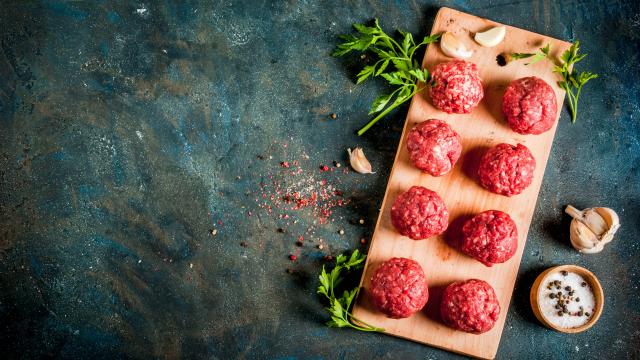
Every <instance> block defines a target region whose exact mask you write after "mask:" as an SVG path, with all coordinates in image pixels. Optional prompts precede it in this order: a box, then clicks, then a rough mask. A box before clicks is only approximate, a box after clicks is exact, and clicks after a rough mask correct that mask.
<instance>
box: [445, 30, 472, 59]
mask: <svg viewBox="0 0 640 360" xmlns="http://www.w3.org/2000/svg"><path fill="white" fill-rule="evenodd" d="M440 49H442V52H443V53H444V54H445V55H447V56H448V57H452V58H457V59H467V58H470V57H471V55H473V51H471V50H469V49H467V47H466V46H465V45H464V43H463V42H462V41H460V40H459V39H458V38H457V37H456V36H455V35H453V33H451V32H449V31H447V32H445V33H444V34H442V37H441V38H440Z"/></svg>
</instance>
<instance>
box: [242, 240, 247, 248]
mask: <svg viewBox="0 0 640 360" xmlns="http://www.w3.org/2000/svg"><path fill="white" fill-rule="evenodd" d="M240 246H242V247H244V248H246V247H249V244H247V242H246V241H242V242H241V243H240Z"/></svg>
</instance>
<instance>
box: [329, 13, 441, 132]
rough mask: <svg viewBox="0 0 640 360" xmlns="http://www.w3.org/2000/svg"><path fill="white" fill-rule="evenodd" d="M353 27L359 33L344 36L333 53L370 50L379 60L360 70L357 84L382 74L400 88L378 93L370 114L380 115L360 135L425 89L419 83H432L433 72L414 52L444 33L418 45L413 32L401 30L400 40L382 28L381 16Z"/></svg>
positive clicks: (344, 53) (342, 53) (341, 54)
mask: <svg viewBox="0 0 640 360" xmlns="http://www.w3.org/2000/svg"><path fill="white" fill-rule="evenodd" d="M353 27H354V29H355V30H356V31H357V34H356V35H345V36H341V37H340V38H341V39H342V40H344V42H343V43H342V44H339V45H338V46H337V48H336V50H335V51H334V52H333V55H334V56H343V55H346V54H348V53H350V52H352V51H360V52H365V51H367V52H370V53H372V54H374V57H375V56H377V57H378V59H373V60H374V61H376V62H375V63H373V65H367V66H365V67H364V68H363V69H362V70H361V71H360V72H359V73H358V80H357V84H359V83H361V82H363V81H365V80H366V79H368V78H370V77H378V76H380V77H382V78H384V79H385V80H386V81H387V83H389V85H392V86H396V87H397V88H396V89H394V91H393V92H392V93H391V94H384V95H381V96H378V97H377V98H376V99H375V100H374V102H373V103H372V104H371V109H370V111H369V114H370V115H371V114H375V113H379V115H377V116H376V117H375V118H374V119H372V120H371V121H369V123H367V125H365V126H364V127H363V128H362V129H360V130H359V131H358V134H359V135H362V134H363V133H364V132H365V131H367V130H368V129H369V128H370V127H371V126H372V125H373V124H375V123H376V122H377V121H378V120H380V119H381V118H383V117H384V116H386V115H387V114H388V113H389V112H390V111H391V110H393V109H394V108H396V107H398V106H400V105H401V104H403V103H404V102H406V101H408V100H409V99H411V98H412V97H413V95H415V94H416V93H418V92H419V91H420V90H422V89H419V88H418V83H419V82H423V83H429V82H430V75H429V71H428V70H427V69H422V68H421V67H420V64H419V62H418V61H417V59H415V58H414V55H415V53H416V51H417V50H418V49H419V48H420V47H421V46H424V45H427V44H431V43H434V42H436V41H438V40H439V39H440V34H435V35H431V36H426V37H425V38H424V39H423V40H422V41H421V42H420V43H419V44H416V43H415V40H414V38H413V35H412V34H411V33H409V32H403V31H399V33H400V35H401V36H402V38H401V41H400V43H398V41H396V40H395V39H394V38H393V37H391V36H389V35H387V34H386V33H385V32H384V31H383V30H382V28H381V27H380V24H379V23H378V19H375V20H374V25H373V26H366V25H363V24H353ZM391 65H393V66H391ZM394 97H395V99H394ZM392 100H393V101H392Z"/></svg>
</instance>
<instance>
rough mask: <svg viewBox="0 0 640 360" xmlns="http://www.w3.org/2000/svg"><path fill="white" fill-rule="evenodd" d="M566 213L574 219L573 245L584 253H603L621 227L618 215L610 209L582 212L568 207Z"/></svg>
mask: <svg viewBox="0 0 640 360" xmlns="http://www.w3.org/2000/svg"><path fill="white" fill-rule="evenodd" d="M564 211H565V212H566V213H567V214H569V215H571V217H572V218H573V220H572V221H571V229H570V237H571V245H573V247H574V248H576V250H578V251H580V252H582V253H587V254H593V253H598V252H600V251H602V249H603V248H604V246H605V244H607V243H609V242H610V241H611V240H613V235H614V234H615V233H616V231H618V228H619V227H620V219H619V218H618V214H616V212H615V211H613V210H611V209H609V208H605V207H596V208H589V209H585V210H582V211H580V210H578V209H576V208H574V207H573V206H571V205H568V206H567V208H566V209H565V210H564Z"/></svg>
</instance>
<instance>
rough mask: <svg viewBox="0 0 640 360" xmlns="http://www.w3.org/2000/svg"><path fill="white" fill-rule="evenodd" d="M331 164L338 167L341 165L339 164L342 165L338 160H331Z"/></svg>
mask: <svg viewBox="0 0 640 360" xmlns="http://www.w3.org/2000/svg"><path fill="white" fill-rule="evenodd" d="M333 166H335V167H337V168H339V167H341V166H342V164H340V163H339V162H337V161H334V162H333Z"/></svg>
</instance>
